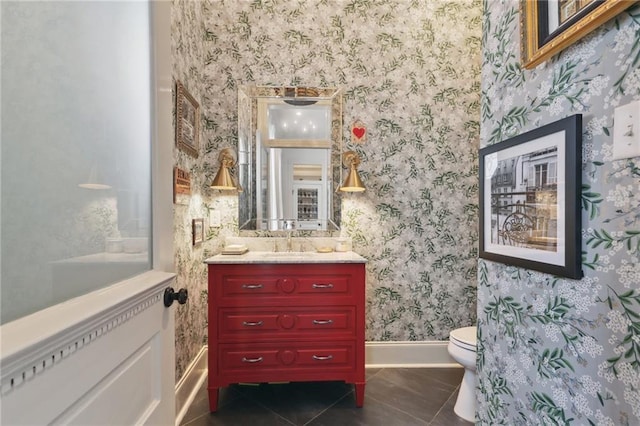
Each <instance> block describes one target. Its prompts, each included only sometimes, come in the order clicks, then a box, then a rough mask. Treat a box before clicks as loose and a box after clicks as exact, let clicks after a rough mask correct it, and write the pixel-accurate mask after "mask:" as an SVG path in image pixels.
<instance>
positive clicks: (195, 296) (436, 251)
mask: <svg viewBox="0 0 640 426" xmlns="http://www.w3.org/2000/svg"><path fill="white" fill-rule="evenodd" d="M174 9H175V10H174V14H173V19H174V22H173V25H174V28H173V31H174V36H173V38H174V54H175V62H176V63H175V76H176V78H178V79H180V80H182V81H183V83H185V85H186V87H187V88H188V90H190V91H191V93H192V94H193V95H194V96H195V97H196V99H198V100H199V102H200V104H201V106H202V120H203V121H202V122H203V125H202V135H201V141H202V146H201V156H200V157H198V159H192V158H187V157H184V156H182V154H181V153H180V152H177V162H178V164H180V165H182V166H183V167H185V168H186V169H187V170H190V171H191V173H192V179H195V182H192V186H195V187H196V191H194V195H192V197H191V199H190V204H189V206H183V205H176V206H175V211H176V214H175V217H176V246H177V247H178V253H177V254H176V263H177V269H178V273H179V278H178V279H179V285H180V286H181V287H182V286H185V285H186V286H187V287H188V288H189V292H190V297H191V299H190V302H189V303H188V304H187V305H185V307H181V308H180V309H182V311H178V312H179V313H178V320H177V327H178V332H177V335H176V343H177V345H176V351H177V363H178V367H177V369H178V373H177V377H180V375H181V374H182V372H183V371H184V368H185V366H186V365H187V364H188V362H189V361H190V360H191V359H192V358H193V356H194V355H195V353H196V352H197V350H198V349H199V348H200V347H201V346H202V344H203V342H204V341H205V339H206V329H205V327H206V321H207V318H206V272H205V269H204V267H203V265H202V260H203V259H204V258H206V257H207V256H210V255H212V254H215V253H216V252H217V251H218V250H219V247H220V244H221V243H222V240H223V238H224V237H225V236H227V235H238V233H239V232H238V230H237V197H233V196H228V195H222V194H223V193H220V192H217V191H213V190H211V189H209V188H208V187H207V186H208V183H209V182H210V180H211V179H213V176H214V174H215V171H216V169H217V156H218V154H219V152H220V150H221V149H223V148H225V147H235V146H236V144H237V90H238V87H239V86H240V85H242V84H249V83H255V84H277V85H285V84H286V85H309V86H327V87H340V88H342V89H343V90H344V108H343V111H344V113H343V123H344V129H343V140H344V148H345V149H352V150H355V151H357V152H358V154H359V155H360V156H361V157H362V163H361V165H360V168H359V170H360V172H361V177H362V178H363V180H364V182H365V185H366V186H367V191H366V192H364V193H361V194H345V195H340V196H341V197H342V198H343V201H342V217H341V222H342V230H341V231H340V234H341V235H343V236H349V237H351V238H352V239H353V242H354V250H355V251H357V252H358V253H360V254H362V255H363V256H365V257H366V258H367V259H368V260H369V262H368V265H367V320H366V326H367V330H366V338H367V340H370V341H406V340H415V341H425V340H426V341H430V340H445V339H446V338H448V334H449V332H450V331H451V330H452V329H454V328H457V327H462V326H467V325H470V324H473V323H475V321H476V284H477V278H476V270H477V260H476V259H477V242H478V241H477V215H478V205H477V196H478V183H477V182H478V178H477V151H478V146H479V132H480V72H481V56H480V42H481V22H482V4H481V2H480V1H479V0H461V1H444V0H442V1H430V2H424V1H406V0H347V1H338V0H303V1H298V2H290V1H284V0H280V1H279V0H269V1H267V0H253V1H242V2H223V1H202V2H189V1H178V0H174ZM444 29H446V31H445V30H444ZM356 119H358V120H360V121H361V122H362V123H364V125H365V126H366V127H367V131H368V136H367V141H366V143H365V144H364V145H351V143H350V138H349V128H350V127H349V126H350V124H351V123H353V122H354V121H355V120H356ZM198 196H199V197H200V198H199V199H197V197H198ZM196 200H197V201H196ZM209 207H211V208H215V209H216V210H220V211H221V213H222V222H223V227H222V228H211V229H210V230H209V234H208V236H207V241H206V242H205V243H204V244H203V245H202V247H200V248H192V247H191V245H190V240H189V238H190V237H189V234H188V229H187V228H188V226H190V225H189V224H190V220H191V218H192V217H193V216H194V215H205V217H206V214H207V212H206V209H207V208H209ZM242 235H247V236H248V235H254V234H252V233H250V232H246V231H243V234H242ZM336 236H337V235H336ZM188 305H190V306H188ZM181 322H184V323H183V324H181Z"/></svg>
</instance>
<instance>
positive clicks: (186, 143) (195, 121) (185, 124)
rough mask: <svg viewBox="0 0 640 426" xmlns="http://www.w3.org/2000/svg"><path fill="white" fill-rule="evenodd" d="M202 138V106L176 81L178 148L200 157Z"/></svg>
mask: <svg viewBox="0 0 640 426" xmlns="http://www.w3.org/2000/svg"><path fill="white" fill-rule="evenodd" d="M199 136H200V105H199V104H198V102H196V100H195V99H194V98H193V96H191V94H190V93H189V92H188V91H187V89H185V87H184V86H183V85H182V83H181V82H180V81H176V146H177V147H178V148H179V149H181V150H182V151H184V152H186V153H187V154H189V155H191V156H193V157H196V158H197V157H198V148H199V145H198V144H199V141H198V138H199Z"/></svg>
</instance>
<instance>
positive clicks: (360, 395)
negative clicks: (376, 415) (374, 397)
mask: <svg viewBox="0 0 640 426" xmlns="http://www.w3.org/2000/svg"><path fill="white" fill-rule="evenodd" d="M355 387H356V407H362V406H363V405H364V383H356V384H355Z"/></svg>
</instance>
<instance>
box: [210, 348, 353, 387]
mask: <svg viewBox="0 0 640 426" xmlns="http://www.w3.org/2000/svg"><path fill="white" fill-rule="evenodd" d="M219 351H220V352H219V353H220V357H219V363H220V365H219V368H220V371H223V372H225V374H228V373H231V372H249V371H269V370H295V369H301V368H302V369H318V370H322V369H325V368H344V367H348V368H353V366H354V365H355V364H354V363H355V350H354V344H353V343H352V342H344V343H315V344H307V345H304V344H296V345H295V346H292V345H286V344H282V343H273V344H268V343H265V344H254V345H233V344H228V345H225V344H222V345H220V347H219ZM254 380H255V381H260V378H259V376H256V378H255V379H254Z"/></svg>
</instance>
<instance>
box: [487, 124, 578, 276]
mask: <svg viewBox="0 0 640 426" xmlns="http://www.w3.org/2000/svg"><path fill="white" fill-rule="evenodd" d="M581 157H582V115H580V114H576V115H572V116H570V117H567V118H564V119H562V120H559V121H556V122H554V123H550V124H547V125H545V126H542V127H539V128H537V129H534V130H532V131H530V132H527V133H523V134H521V135H518V136H515V137H513V138H510V139H508V140H505V141H503V142H500V143H497V144H495V145H491V146H488V147H485V148H482V149H481V150H480V257H481V258H484V259H488V260H492V261H496V262H501V263H505V264H509V265H514V266H520V267H524V268H528V269H533V270H537V271H541V272H545V273H548V274H553V275H558V276H563V277H567V278H574V279H579V278H581V277H582V269H581V260H582V259H581V228H582V225H581V223H582V221H581V210H580V189H581V185H582V179H581V176H582V175H581V168H580V165H581V162H582V158H581Z"/></svg>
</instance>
